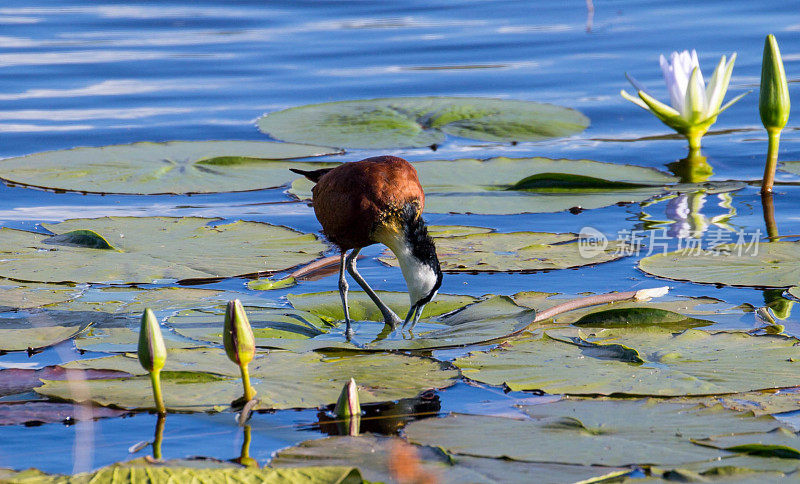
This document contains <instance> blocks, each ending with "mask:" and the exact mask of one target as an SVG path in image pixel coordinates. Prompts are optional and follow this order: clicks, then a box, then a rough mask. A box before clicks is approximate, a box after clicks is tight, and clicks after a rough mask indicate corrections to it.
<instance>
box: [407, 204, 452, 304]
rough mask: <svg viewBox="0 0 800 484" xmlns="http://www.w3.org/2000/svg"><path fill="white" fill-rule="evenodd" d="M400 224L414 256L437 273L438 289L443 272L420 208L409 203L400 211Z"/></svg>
mask: <svg viewBox="0 0 800 484" xmlns="http://www.w3.org/2000/svg"><path fill="white" fill-rule="evenodd" d="M400 222H401V223H400V226H401V227H403V237H404V238H405V240H406V242H407V243H408V246H409V247H410V248H411V253H412V255H413V256H414V257H415V258H416V259H418V260H419V261H420V262H422V263H423V264H425V265H427V266H429V267H430V268H431V269H433V271H434V272H435V273H436V275H437V277H438V283H437V284H436V288H437V289H438V288H439V286H440V285H441V281H442V270H441V268H440V267H439V258H438V257H437V256H436V246H435V245H434V243H433V237H431V236H430V234H428V227H427V225H425V220H424V219H423V218H422V214H421V213H420V211H419V207H418V206H417V205H416V204H414V203H407V204H406V205H405V206H404V207H403V208H402V210H401V211H400Z"/></svg>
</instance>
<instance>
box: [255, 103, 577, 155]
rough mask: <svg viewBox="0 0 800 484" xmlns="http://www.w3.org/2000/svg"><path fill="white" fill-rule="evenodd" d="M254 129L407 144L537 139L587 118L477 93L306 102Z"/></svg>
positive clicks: (330, 140)
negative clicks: (449, 139)
mask: <svg viewBox="0 0 800 484" xmlns="http://www.w3.org/2000/svg"><path fill="white" fill-rule="evenodd" d="M256 124H257V126H258V129H260V130H261V131H262V132H264V133H266V134H268V135H269V136H271V137H272V138H275V139H279V140H283V141H294V142H301V143H303V142H308V141H313V142H314V143H323V144H329V145H331V146H341V147H347V148H410V147H420V146H430V145H436V144H440V143H442V142H443V141H444V140H445V138H446V135H448V134H449V135H452V136H458V137H461V138H469V139H476V140H481V141H497V142H510V141H539V140H543V139H550V138H560V137H564V136H569V135H572V134H575V133H580V132H581V131H583V130H584V129H586V127H587V126H589V118H587V117H586V116H584V115H583V114H581V113H580V112H578V111H575V110H574V109H569V108H564V107H561V106H556V105H553V104H542V103H537V102H531V101H516V100H505V99H493V98H479V97H396V98H382V99H364V100H358V101H339V102H332V103H323V104H310V105H306V106H299V107H295V108H290V109H285V110H283V111H277V112H273V113H269V114H265V115H264V116H262V117H261V118H259V120H258V121H257V123H256Z"/></svg>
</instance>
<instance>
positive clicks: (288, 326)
mask: <svg viewBox="0 0 800 484" xmlns="http://www.w3.org/2000/svg"><path fill="white" fill-rule="evenodd" d="M378 295H379V296H380V297H381V299H382V300H383V301H384V302H385V303H386V304H387V305H388V306H389V307H390V308H392V309H393V310H394V311H396V312H397V311H401V313H402V314H404V313H405V311H407V310H408V295H407V294H406V293H395V292H383V291H379V292H378ZM289 301H290V302H291V303H292V305H293V306H294V307H295V308H296V309H269V310H258V309H248V310H247V314H248V319H249V320H250V324H251V325H252V327H253V334H254V336H255V338H256V345H257V346H259V347H267V348H280V349H288V350H293V351H309V350H316V349H323V348H340V349H358V350H370V351H378V350H422V349H436V348H444V347H453V346H465V345H469V344H476V343H481V342H486V341H492V340H496V339H499V338H502V337H504V336H506V335H508V334H510V333H513V332H515V331H519V330H521V329H523V328H525V327H526V326H527V325H529V324H530V323H531V322H532V321H533V317H534V312H533V311H530V310H526V309H525V308H522V307H520V306H518V305H516V304H514V302H513V301H512V300H511V299H510V298H508V297H506V296H493V297H490V298H488V299H485V300H481V301H476V300H475V299H474V298H472V297H469V296H454V295H448V294H440V295H437V296H436V299H434V300H433V301H432V302H431V303H430V304H429V305H427V306H426V307H425V311H424V312H423V314H422V320H421V321H420V322H419V323H417V325H416V326H415V328H414V330H413V332H408V331H403V330H398V331H395V332H389V330H388V328H387V327H386V326H385V325H384V323H383V318H382V316H381V314H380V312H379V311H378V309H377V307H375V304H374V303H373V302H372V301H371V300H370V299H369V298H368V297H367V296H366V294H364V293H362V292H351V293H350V295H349V307H350V316H351V318H352V319H353V320H354V323H353V329H354V330H355V334H354V335H353V336H352V338H351V339H349V340H348V339H347V337H346V336H345V334H344V324H343V323H344V313H343V311H342V305H341V304H342V303H341V299H340V298H339V293H338V292H335V291H331V292H323V293H312V294H301V295H289ZM456 309H459V311H457V312H454V313H452V314H451V312H452V311H454V310H456ZM401 313H398V314H401ZM223 317H224V311H223V309H221V308H220V309H219V310H217V311H185V312H182V313H179V314H177V315H175V316H173V317H171V318H170V319H169V320H168V322H169V324H170V326H172V327H173V328H174V329H175V332H176V333H178V334H180V335H183V336H186V337H189V338H193V339H197V340H201V341H210V342H212V343H220V342H221V341H222V333H221V328H222V326H221V321H222V320H223Z"/></svg>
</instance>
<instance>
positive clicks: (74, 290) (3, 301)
mask: <svg viewBox="0 0 800 484" xmlns="http://www.w3.org/2000/svg"><path fill="white" fill-rule="evenodd" d="M84 290H85V288H78V287H74V286H67V285H62V284H35V283H27V282H16V281H10V280H5V281H3V280H0V307H2V306H4V307H8V308H14V309H33V308H38V307H42V306H47V305H49V304H56V303H63V302H67V301H70V300H72V299H73V298H75V297H77V296H79V295H80V294H81V293H82V292H83V291H84Z"/></svg>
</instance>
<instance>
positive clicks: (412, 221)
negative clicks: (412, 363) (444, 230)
mask: <svg viewBox="0 0 800 484" xmlns="http://www.w3.org/2000/svg"><path fill="white" fill-rule="evenodd" d="M393 222H395V223H392V224H390V225H389V226H386V227H385V228H384V230H382V232H383V233H382V234H381V236H380V242H382V243H383V244H384V245H386V246H387V247H389V249H390V250H391V251H392V252H394V255H395V256H396V257H397V261H398V263H399V264H400V269H401V270H402V272H403V278H404V279H405V280H406V286H407V287H408V295H409V298H410V300H411V307H410V308H409V310H408V314H407V315H406V318H405V321H404V322H403V325H404V326H405V325H406V324H408V323H409V322H411V323H412V326H413V325H414V324H416V323H417V321H419V318H420V315H421V314H422V310H423V309H424V308H425V305H426V304H428V303H429V302H431V300H432V299H433V298H434V296H436V292H437V291H438V290H439V287H441V285H442V269H441V267H440V266H439V258H438V257H437V256H436V246H435V245H434V243H433V238H432V237H431V236H430V235H429V234H428V228H427V226H426V225H425V221H424V220H423V219H422V215H421V214H420V211H419V207H418V206H417V205H416V204H412V203H409V204H407V205H406V206H405V207H403V209H402V210H400V212H399V213H398V214H397V217H396V218H395V220H394V221H393Z"/></svg>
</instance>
